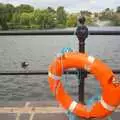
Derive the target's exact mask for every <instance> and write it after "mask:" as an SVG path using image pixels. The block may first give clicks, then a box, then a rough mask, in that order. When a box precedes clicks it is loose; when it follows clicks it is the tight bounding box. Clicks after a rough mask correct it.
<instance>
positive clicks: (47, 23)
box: [34, 9, 55, 29]
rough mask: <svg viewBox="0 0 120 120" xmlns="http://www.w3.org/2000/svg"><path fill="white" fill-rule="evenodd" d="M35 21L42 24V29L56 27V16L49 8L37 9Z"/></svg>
mask: <svg viewBox="0 0 120 120" xmlns="http://www.w3.org/2000/svg"><path fill="white" fill-rule="evenodd" d="M34 18H35V23H36V24H37V25H39V26H40V28H41V29H46V28H53V27H55V17H54V15H53V14H51V13H50V12H48V10H39V9H38V10H35V12H34Z"/></svg>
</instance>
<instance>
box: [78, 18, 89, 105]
mask: <svg viewBox="0 0 120 120" xmlns="http://www.w3.org/2000/svg"><path fill="white" fill-rule="evenodd" d="M78 22H79V24H80V25H79V26H78V27H77V30H76V35H77V38H78V40H79V52H81V53H84V52H85V39H86V38H87V37H88V28H87V27H86V26H85V25H84V23H85V17H79V19H78ZM78 73H79V74H78V79H79V84H78V100H79V101H80V102H82V103H84V79H85V77H87V72H86V71H85V70H83V69H80V70H78Z"/></svg>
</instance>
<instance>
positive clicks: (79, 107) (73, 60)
mask: <svg viewBox="0 0 120 120" xmlns="http://www.w3.org/2000/svg"><path fill="white" fill-rule="evenodd" d="M68 68H78V69H85V70H87V71H88V72H90V73H91V74H93V75H94V76H95V78H96V79H97V80H98V81H99V83H100V86H101V91H102V93H101V99H100V100H99V101H97V102H96V103H94V104H93V105H92V106H91V107H90V108H88V107H87V106H86V105H83V104H82V103H77V102H76V101H74V100H73V99H72V98H71V96H69V95H68V93H67V92H66V91H65V90H64V87H63V85H62V82H61V77H62V74H63V71H64V70H65V69H68ZM115 80H116V78H115V75H114V74H113V72H112V70H111V69H110V68H109V67H108V66H107V65H106V64H104V63H103V62H102V61H100V60H99V59H97V58H94V57H92V56H88V55H87V54H82V53H79V52H68V53H64V55H61V56H60V55H59V56H58V57H57V58H55V60H54V61H53V62H52V63H51V64H50V66H49V74H48V82H49V85H50V89H51V91H52V93H53V94H54V95H55V97H56V100H57V101H58V102H59V103H60V104H61V105H62V106H63V108H65V109H66V110H69V111H70V112H72V113H73V114H75V115H77V116H80V117H84V118H103V117H107V116H108V115H110V114H111V113H112V112H113V111H114V110H115V109H116V108H117V106H118V105H119V104H120V85H119V84H116V83H114V81H115Z"/></svg>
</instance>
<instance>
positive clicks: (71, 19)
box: [67, 14, 77, 27]
mask: <svg viewBox="0 0 120 120" xmlns="http://www.w3.org/2000/svg"><path fill="white" fill-rule="evenodd" d="M76 25H77V15H74V14H70V15H68V17H67V27H75V26H76Z"/></svg>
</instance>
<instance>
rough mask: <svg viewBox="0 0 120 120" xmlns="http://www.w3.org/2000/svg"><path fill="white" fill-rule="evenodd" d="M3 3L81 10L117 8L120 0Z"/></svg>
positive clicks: (18, 0)
mask: <svg viewBox="0 0 120 120" xmlns="http://www.w3.org/2000/svg"><path fill="white" fill-rule="evenodd" d="M0 2H2V3H11V4H14V5H15V6H16V5H19V4H30V5H32V6H34V7H35V8H47V7H48V6H50V7H53V8H57V7H58V6H64V7H65V10H67V11H69V12H79V11H80V10H89V11H101V10H103V9H105V8H108V7H109V8H113V9H114V8H116V7H117V6H120V0H0Z"/></svg>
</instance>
